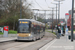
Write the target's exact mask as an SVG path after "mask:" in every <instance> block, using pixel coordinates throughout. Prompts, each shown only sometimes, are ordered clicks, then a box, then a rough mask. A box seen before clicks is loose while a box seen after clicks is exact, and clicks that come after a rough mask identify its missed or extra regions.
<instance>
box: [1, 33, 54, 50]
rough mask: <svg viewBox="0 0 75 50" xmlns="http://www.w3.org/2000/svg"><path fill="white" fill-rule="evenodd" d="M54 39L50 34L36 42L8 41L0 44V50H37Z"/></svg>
mask: <svg viewBox="0 0 75 50" xmlns="http://www.w3.org/2000/svg"><path fill="white" fill-rule="evenodd" d="M54 38H55V35H54V34H52V33H48V32H46V33H45V36H44V37H43V38H42V39H40V40H37V41H35V42H33V41H19V42H17V41H10V42H4V43H0V50H39V49H40V48H41V47H43V46H44V45H45V44H47V43H48V42H50V41H52V40H53V39H54Z"/></svg>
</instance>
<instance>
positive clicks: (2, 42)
mask: <svg viewBox="0 0 75 50" xmlns="http://www.w3.org/2000/svg"><path fill="white" fill-rule="evenodd" d="M15 40H16V39H11V40H6V41H0V43H4V42H10V41H15Z"/></svg>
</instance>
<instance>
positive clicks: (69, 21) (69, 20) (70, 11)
mask: <svg viewBox="0 0 75 50" xmlns="http://www.w3.org/2000/svg"><path fill="white" fill-rule="evenodd" d="M71 13H72V10H69V19H68V20H67V27H68V28H69V29H71V16H72V15H71ZM73 19H74V23H73V26H74V27H73V28H74V29H75V11H74V18H73Z"/></svg>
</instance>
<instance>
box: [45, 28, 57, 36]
mask: <svg viewBox="0 0 75 50" xmlns="http://www.w3.org/2000/svg"><path fill="white" fill-rule="evenodd" d="M48 30H50V29H46V31H47V32H49V33H52V31H48ZM53 34H54V35H56V33H55V32H53Z"/></svg>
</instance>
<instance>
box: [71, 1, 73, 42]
mask: <svg viewBox="0 0 75 50" xmlns="http://www.w3.org/2000/svg"><path fill="white" fill-rule="evenodd" d="M73 14H74V0H72V17H71V41H72V42H73Z"/></svg>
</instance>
